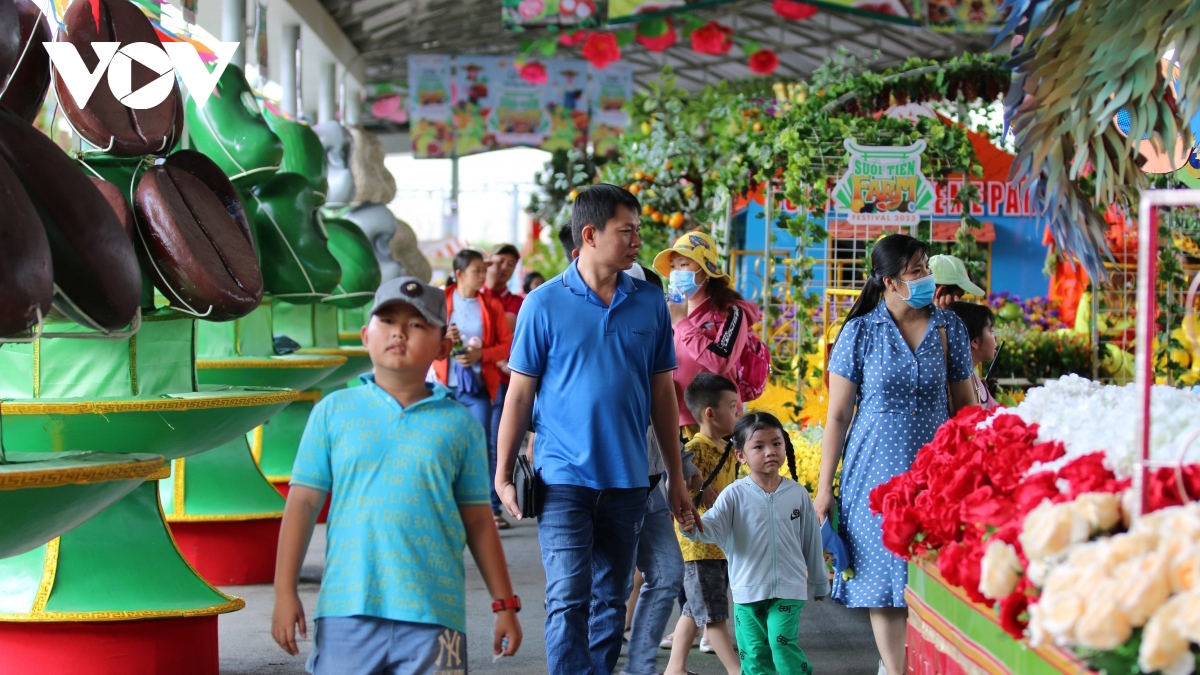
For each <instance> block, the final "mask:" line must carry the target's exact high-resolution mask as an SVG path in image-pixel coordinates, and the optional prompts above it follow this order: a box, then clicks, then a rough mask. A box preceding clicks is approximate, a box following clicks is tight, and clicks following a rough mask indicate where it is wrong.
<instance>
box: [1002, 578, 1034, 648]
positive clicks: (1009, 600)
mask: <svg viewBox="0 0 1200 675" xmlns="http://www.w3.org/2000/svg"><path fill="white" fill-rule="evenodd" d="M1028 588H1029V582H1028V581H1026V580H1025V578H1024V577H1022V578H1021V580H1020V581H1019V582H1018V583H1017V588H1016V590H1014V591H1013V592H1012V593H1009V594H1008V595H1007V596H1005V597H1004V598H1002V599H1001V600H1000V607H999V610H1000V612H999V613H1000V627H1001V628H1003V629H1004V632H1005V633H1008V634H1009V635H1011V636H1012V638H1013V639H1014V640H1020V639H1021V638H1023V637H1025V626H1027V625H1029V611H1028V610H1029V602H1030V597H1029V594H1028V592H1027V591H1028Z"/></svg>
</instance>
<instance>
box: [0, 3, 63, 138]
mask: <svg viewBox="0 0 1200 675" xmlns="http://www.w3.org/2000/svg"><path fill="white" fill-rule="evenodd" d="M2 1H3V0H0V2H2ZM16 8H17V19H18V21H19V23H20V31H21V34H20V41H21V44H20V51H19V52H18V56H17V61H16V65H15V67H14V70H13V71H12V74H11V75H10V74H9V73H6V72H0V105H3V106H5V107H6V108H8V109H9V110H12V111H13V112H15V113H17V115H18V116H20V117H21V119H23V120H25V121H26V122H29V123H30V124H32V123H33V120H34V119H36V118H37V114H38V111H39V110H41V109H42V103H43V102H44V101H45V100H46V92H47V91H48V90H49V89H50V55H49V54H47V53H46V48H45V47H43V46H42V43H43V42H49V41H50V40H52V39H53V37H52V36H51V35H50V24H49V23H48V22H47V21H46V17H45V16H44V15H42V10H40V9H38V6H37V5H35V4H34V3H33V0H16Z"/></svg>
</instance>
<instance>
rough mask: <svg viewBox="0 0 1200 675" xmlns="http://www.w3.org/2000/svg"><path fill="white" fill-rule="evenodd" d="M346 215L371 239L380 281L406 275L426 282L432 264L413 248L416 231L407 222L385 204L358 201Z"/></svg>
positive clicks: (414, 246)
mask: <svg viewBox="0 0 1200 675" xmlns="http://www.w3.org/2000/svg"><path fill="white" fill-rule="evenodd" d="M389 175H390V174H389ZM346 219H347V220H350V221H352V222H353V223H354V224H356V225H358V226H359V227H360V228H362V231H363V233H365V234H366V235H367V239H370V240H371V248H372V249H373V250H374V251H375V257H376V258H377V259H378V260H379V267H380V270H381V271H382V272H383V280H384V281H387V280H388V279H394V278H396V277H399V276H405V275H407V276H413V277H416V278H418V279H420V280H422V281H424V282H425V283H429V280H430V278H432V276H433V268H432V267H430V265H429V261H428V260H426V259H425V256H424V255H422V254H421V250H420V249H419V248H417V235H416V233H415V232H413V229H412V227H410V226H409V225H408V223H406V222H404V221H402V220H398V219H397V218H396V217H395V216H393V215H392V212H391V211H390V210H388V207H386V206H384V205H383V204H370V203H368V204H361V205H359V206H357V207H355V208H354V210H352V211H350V213H349V214H347V215H346Z"/></svg>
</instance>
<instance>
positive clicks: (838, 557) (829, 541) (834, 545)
mask: <svg viewBox="0 0 1200 675" xmlns="http://www.w3.org/2000/svg"><path fill="white" fill-rule="evenodd" d="M821 548H823V549H825V550H826V551H828V552H830V553H832V554H833V571H834V572H836V573H837V574H841V573H842V572H845V571H846V568H847V567H849V566H850V554H849V553H847V552H846V543H845V542H843V541H842V538H841V537H839V536H838V533H837V532H834V531H833V526H832V525H831V524H830V522H829V519H828V518H826V519H825V523H824V524H823V525H821Z"/></svg>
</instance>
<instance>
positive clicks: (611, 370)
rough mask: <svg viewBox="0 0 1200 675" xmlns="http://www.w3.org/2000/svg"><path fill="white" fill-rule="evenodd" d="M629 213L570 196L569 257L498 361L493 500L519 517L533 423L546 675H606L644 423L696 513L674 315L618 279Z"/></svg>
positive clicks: (620, 609) (619, 614)
mask: <svg viewBox="0 0 1200 675" xmlns="http://www.w3.org/2000/svg"><path fill="white" fill-rule="evenodd" d="M639 210H640V207H639V204H638V201H637V198H636V197H634V196H633V195H632V194H630V193H629V192H628V191H626V190H624V189H622V188H619V187H616V186H614V185H605V184H601V185H596V186H593V187H591V188H588V189H587V190H584V191H583V192H581V193H580V194H579V196H578V197H577V198H576V199H575V206H574V213H573V215H572V218H571V228H572V232H573V236H574V239H575V246H576V248H578V249H579V258H578V259H577V260H576V261H575V262H573V263H571V266H570V267H568V268H567V271H566V272H563V273H562V274H561V275H559V276H557V277H555V278H553V279H551V280H549V281H547V282H546V283H544V284H542V285H541V286H539V287H538V288H537V289H536V290H534V291H533V292H532V293H530V294H529V296H527V297H526V299H525V303H524V305H522V308H521V313H520V314H519V315H518V316H517V327H516V334H515V336H514V338H513V348H512V354H511V355H510V356H509V360H508V367H509V368H510V369H511V370H512V373H513V374H512V382H511V384H510V385H509V390H508V396H507V400H506V402H505V406H504V414H503V416H502V418H501V422H500V436H499V443H498V445H497V471H496V492H497V494H499V495H500V498H501V501H503V502H504V504H505V506H506V507H507V508H508V511H509V513H511V514H512V515H513V516H514V517H519V516H520V510H519V509H518V508H517V503H516V489H515V488H514V487H513V484H512V473H513V465H514V463H515V462H516V456H517V452H518V451H519V449H520V445H521V440H522V437H523V436H524V432H525V429H526V428H527V427H528V424H529V421H530V414H531V413H532V421H533V429H534V432H535V433H536V434H537V452H536V453H535V458H534V459H535V468H536V470H537V471H538V473H539V474H540V476H541V478H542V480H543V481H544V482H545V500H544V502H543V506H542V511H541V513H540V514H539V516H538V518H539V524H538V540H539V543H540V544H541V548H542V565H543V566H544V567H545V570H546V659H547V665H548V666H549V672H551V673H571V674H572V675H577V674H582V673H595V674H596V675H600V674H604V675H609V674H611V673H612V671H613V668H615V667H616V663H617V657H618V656H619V655H620V651H621V632H622V630H623V628H624V625H625V599H626V597H627V596H628V590H629V588H628V583H629V578H630V575H631V574H632V573H633V565H634V554H635V551H636V546H637V536H638V530H639V529H640V528H641V524H642V516H643V514H644V513H645V510H646V495H647V488H648V487H649V481H648V480H647V474H648V471H649V465H648V461H647V456H646V427H647V426H648V425H649V424H650V423H651V422H653V425H654V432H655V436H656V438H657V439H658V443H659V446H660V447H661V448H662V455H663V461H664V463H665V464H666V467H667V492H668V495H669V501H670V503H671V508H672V511H673V512H674V513H675V516H676V517H677V518H679V517H680V516H681V514H682V512H683V510H684V509H687V510H691V511H693V512H694V511H695V508H694V507H693V506H692V503H691V501H690V500H689V499H688V494H687V488H686V486H685V485H684V481H683V472H682V468H681V464H680V457H679V435H678V434H679V428H678V423H679V420H678V417H677V415H678V413H679V410H678V403H677V401H676V397H675V389H674V385H673V384H672V382H671V371H673V370H675V351H674V346H673V341H672V332H671V317H670V313H669V312H668V311H667V304H666V301H665V300H664V298H663V295H662V291H661V290H659V289H658V288H656V287H654V286H653V285H651V284H649V283H648V282H646V281H640V280H635V279H633V278H632V277H630V276H629V275H627V274H623V271H624V270H627V269H629V268H630V267H631V266H632V265H634V264H635V263H636V262H637V254H638V249H639V248H640V247H641V245H642V240H641V237H640V236H639V234H638V230H639V229H640V227H641V221H640V219H639V217H638V213H639ZM535 399H536V402H535Z"/></svg>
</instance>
